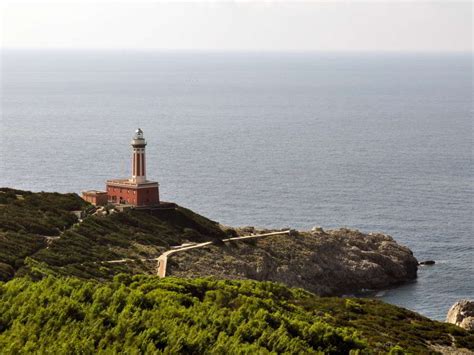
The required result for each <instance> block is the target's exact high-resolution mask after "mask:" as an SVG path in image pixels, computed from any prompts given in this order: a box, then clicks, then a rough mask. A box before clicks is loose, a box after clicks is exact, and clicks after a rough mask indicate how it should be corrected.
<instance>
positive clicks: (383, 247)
mask: <svg viewBox="0 0 474 355" xmlns="http://www.w3.org/2000/svg"><path fill="white" fill-rule="evenodd" d="M417 269H418V261H417V260H416V258H415V257H414V256H413V253H412V252H411V251H410V249H408V248H407V247H404V246H401V245H400V244H398V243H397V242H395V241H394V240H393V238H392V237H390V236H388V235H385V234H382V233H372V234H364V233H361V232H360V231H357V230H351V229H347V228H344V229H338V230H328V231H326V232H325V233H315V232H314V231H310V232H299V233H298V234H296V235H291V236H288V235H279V236H271V237H263V238H260V239H249V240H246V241H238V242H231V243H225V244H223V245H219V246H218V245H211V246H209V247H206V248H203V249H195V250H190V251H187V252H183V253H177V254H175V255H173V256H172V257H171V258H170V259H169V260H168V275H170V276H177V277H204V276H216V277H218V278H228V279H254V280H258V281H276V282H281V283H284V284H286V285H289V286H294V287H302V288H305V289H307V290H309V291H311V292H314V293H316V294H319V295H341V294H347V293H352V292H357V291H360V290H362V289H370V290H374V289H381V288H385V287H389V286H392V285H395V284H399V283H402V282H405V281H408V280H413V279H415V278H416V274H417Z"/></svg>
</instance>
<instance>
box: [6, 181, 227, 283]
mask: <svg viewBox="0 0 474 355" xmlns="http://www.w3.org/2000/svg"><path fill="white" fill-rule="evenodd" d="M77 210H79V211H80V210H82V211H86V212H87V213H88V214H89V215H88V216H87V217H85V218H83V221H82V223H79V221H78V219H77V217H76V216H75V215H74V214H73V213H72V211H77ZM93 211H94V208H93V206H91V205H89V204H88V203H86V202H84V201H83V200H82V199H81V198H80V197H79V196H77V195H76V194H58V193H45V192H42V193H31V192H27V191H19V190H12V189H6V188H3V189H0V280H8V279H10V278H12V277H13V276H14V275H16V276H21V275H25V274H28V275H32V276H35V277H41V276H42V275H47V274H55V275H65V276H78V277H83V278H95V279H99V280H105V279H110V278H111V277H113V275H115V274H116V273H119V272H128V273H140V272H153V269H154V268H155V267H156V265H155V264H156V262H155V263H150V265H148V264H146V263H140V262H134V263H130V264H112V263H104V261H109V260H118V259H123V258H132V259H138V258H153V257H157V256H158V255H160V254H161V252H162V251H164V250H166V249H169V247H170V245H176V244H181V243H184V242H189V241H192V242H200V241H208V240H218V239H222V238H224V237H226V234H225V233H224V232H223V231H222V230H221V229H220V228H219V225H218V224H217V223H216V222H213V221H210V220H208V219H207V218H205V217H202V216H200V215H198V214H195V213H193V212H192V211H190V210H187V209H185V208H182V207H177V208H176V209H171V210H162V211H156V212H155V213H154V214H153V215H151V214H149V213H146V212H144V211H135V210H129V211H125V212H121V213H113V214H109V215H91V213H92V212H93Z"/></svg>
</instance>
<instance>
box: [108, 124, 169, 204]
mask: <svg viewBox="0 0 474 355" xmlns="http://www.w3.org/2000/svg"><path fill="white" fill-rule="evenodd" d="M146 144H147V143H146V140H145V138H144V137H143V131H142V130H141V129H140V128H138V129H137V130H136V131H135V134H134V135H133V138H132V143H131V145H132V150H133V154H132V177H131V178H130V179H113V180H107V198H108V202H110V203H118V204H126V205H132V206H137V207H146V206H156V205H159V204H160V193H159V184H158V182H156V181H149V180H147V178H146V158H145V147H146Z"/></svg>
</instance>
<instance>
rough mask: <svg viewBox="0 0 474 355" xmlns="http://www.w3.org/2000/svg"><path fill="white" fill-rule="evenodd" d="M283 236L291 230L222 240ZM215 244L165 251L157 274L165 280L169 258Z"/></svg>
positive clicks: (159, 259)
mask: <svg viewBox="0 0 474 355" xmlns="http://www.w3.org/2000/svg"><path fill="white" fill-rule="evenodd" d="M283 234H290V230H285V231H281V232H272V233H264V234H255V235H245V236H242V237H233V238H227V239H222V241H223V242H231V241H236V240H245V239H254V238H262V237H269V236H272V235H283ZM210 244H213V242H205V243H199V244H194V245H191V246H184V247H182V248H176V249H172V250H168V251H165V252H164V253H163V254H161V255H160V256H159V257H158V258H157V260H158V270H157V274H158V276H159V277H161V278H163V277H165V276H166V264H167V262H168V257H169V256H171V255H173V254H175V253H178V252H182V251H186V250H190V249H197V248H202V247H205V246H207V245H210Z"/></svg>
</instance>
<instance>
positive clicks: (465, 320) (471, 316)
mask: <svg viewBox="0 0 474 355" xmlns="http://www.w3.org/2000/svg"><path fill="white" fill-rule="evenodd" d="M446 322H448V323H452V324H456V325H457V326H459V327H461V328H464V329H467V330H474V301H470V300H461V301H458V302H456V303H455V304H454V305H453V306H452V307H451V308H450V309H449V311H448V315H447V317H446Z"/></svg>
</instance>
